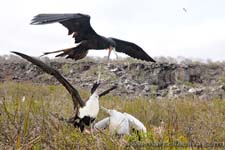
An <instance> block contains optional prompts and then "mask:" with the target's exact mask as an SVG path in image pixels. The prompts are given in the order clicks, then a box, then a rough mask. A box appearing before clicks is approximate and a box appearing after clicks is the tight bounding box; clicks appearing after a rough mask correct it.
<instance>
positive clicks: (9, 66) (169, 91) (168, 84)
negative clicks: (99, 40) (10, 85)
mask: <svg viewBox="0 0 225 150" xmlns="http://www.w3.org/2000/svg"><path fill="white" fill-rule="evenodd" d="M43 61H45V62H46V63H47V64H49V65H51V66H52V67H54V68H56V69H58V70H59V71H60V72H61V73H62V74H63V75H64V76H65V77H66V79H68V80H69V81H70V82H71V83H72V84H73V85H75V86H78V87H80V88H88V87H91V85H92V83H93V81H95V80H96V79H97V76H98V73H99V72H101V79H102V80H104V82H105V83H107V85H108V86H110V85H112V84H118V86H119V88H118V89H117V91H114V94H117V95H120V96H126V97H132V98H133V97H137V96H144V97H145V96H148V97H152V98H162V97H168V98H177V97H186V96H191V97H198V98H200V99H204V100H209V99H211V98H218V99H225V63H224V62H219V63H218V62H217V63H213V62H211V63H199V62H191V63H190V62H188V63H185V62H182V63H168V62H157V63H147V62H142V61H136V60H133V59H132V60H131V59H125V60H115V61H112V62H111V65H109V66H108V65H107V63H106V62H105V60H104V59H93V58H87V59H85V60H81V61H78V62H74V61H68V60H67V61H65V60H64V59H53V60H50V59H48V58H44V59H43ZM8 80H14V81H18V82H35V83H41V84H59V83H58V82H57V81H56V80H55V79H54V78H53V77H52V76H50V75H48V74H46V73H43V71H42V70H40V69H39V68H38V67H36V66H34V65H32V64H30V63H28V62H26V61H24V60H22V59H20V58H18V57H15V56H10V57H1V58H0V81H2V82H4V81H8Z"/></svg>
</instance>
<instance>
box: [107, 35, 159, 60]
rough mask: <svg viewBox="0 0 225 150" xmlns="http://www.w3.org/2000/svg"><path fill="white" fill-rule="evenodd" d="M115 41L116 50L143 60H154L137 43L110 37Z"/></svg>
mask: <svg viewBox="0 0 225 150" xmlns="http://www.w3.org/2000/svg"><path fill="white" fill-rule="evenodd" d="M111 39H112V40H114V41H115V43H116V51H117V52H122V53H125V54H127V55H129V56H131V57H133V58H137V59H141V60H145V61H151V62H156V61H155V60H154V59H153V58H151V57H150V56H149V55H148V54H147V53H146V52H145V51H144V50H143V49H142V48H141V47H139V46H138V45H136V44H134V43H131V42H128V41H123V40H120V39H116V38H111Z"/></svg>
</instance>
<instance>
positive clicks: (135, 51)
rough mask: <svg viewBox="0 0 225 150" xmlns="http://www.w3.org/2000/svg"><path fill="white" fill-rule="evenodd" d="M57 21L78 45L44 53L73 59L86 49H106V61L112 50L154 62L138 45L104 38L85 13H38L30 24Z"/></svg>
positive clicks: (82, 55)
mask: <svg viewBox="0 0 225 150" xmlns="http://www.w3.org/2000/svg"><path fill="white" fill-rule="evenodd" d="M55 22H59V23H61V24H62V25H63V26H65V27H66V28H67V29H68V35H71V34H72V36H73V38H75V43H79V45H78V46H76V47H72V48H67V49H63V50H57V51H54V52H46V53H44V55H47V54H51V53H58V52H61V53H60V54H58V55H57V56H56V57H64V56H65V57H66V58H71V59H74V60H79V59H82V58H84V57H85V56H86V55H87V53H88V50H103V49H108V50H109V51H108V61H109V57H110V54H111V51H112V50H116V51H117V52H122V53H125V54H127V55H129V56H131V57H133V58H137V59H141V60H145V61H150V62H155V60H154V59H153V58H151V57H150V56H149V55H148V54H147V53H146V52H145V51H144V50H143V49H142V48H141V47H139V46H138V45H136V44H134V43H132V42H128V41H123V40H120V39H116V38H106V37H104V36H101V35H99V34H97V33H96V32H95V30H94V29H93V28H92V27H91V24H90V16H89V15H86V14H80V13H77V14H39V15H37V16H35V17H34V18H33V19H32V21H31V24H34V25H40V24H50V23H55Z"/></svg>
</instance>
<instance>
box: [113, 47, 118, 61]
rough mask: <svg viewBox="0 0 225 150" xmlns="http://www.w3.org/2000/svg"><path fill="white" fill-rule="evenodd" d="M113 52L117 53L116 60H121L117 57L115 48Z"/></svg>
mask: <svg viewBox="0 0 225 150" xmlns="http://www.w3.org/2000/svg"><path fill="white" fill-rule="evenodd" d="M113 52H114V53H115V55H116V59H117V60H118V59H119V56H118V55H117V53H116V50H115V48H113Z"/></svg>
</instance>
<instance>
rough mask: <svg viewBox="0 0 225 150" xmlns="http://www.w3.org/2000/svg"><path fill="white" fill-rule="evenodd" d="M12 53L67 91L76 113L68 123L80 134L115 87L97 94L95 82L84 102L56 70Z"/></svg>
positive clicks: (35, 60) (33, 59)
mask: <svg viewBox="0 0 225 150" xmlns="http://www.w3.org/2000/svg"><path fill="white" fill-rule="evenodd" d="M12 53H14V54H17V55H19V56H21V57H22V58H24V59H26V60H28V61H30V62H31V63H33V64H34V65H36V66H38V67H40V68H41V69H42V70H43V71H44V72H46V73H48V74H51V75H53V76H54V77H55V78H56V79H57V80H58V81H59V82H60V83H61V84H62V85H63V86H64V87H65V88H66V89H67V91H68V92H69V93H70V94H71V96H72V99H73V105H74V110H75V111H76V114H75V117H73V118H72V119H70V121H69V122H70V123H73V125H74V126H75V127H78V128H80V130H81V132H83V131H84V128H85V126H89V125H90V124H91V123H93V121H94V120H95V119H96V117H97V115H98V113H99V98H100V97H102V96H104V95H106V94H108V93H109V92H110V91H112V90H114V89H115V88H116V87H117V86H113V87H111V88H109V89H108V90H106V91H104V92H102V93H99V92H98V91H97V88H98V87H99V85H100V83H99V82H96V83H94V85H93V87H92V89H91V96H90V97H89V99H88V100H87V101H86V102H85V101H83V100H82V99H81V97H80V94H79V92H78V91H77V90H76V89H75V88H74V87H73V86H72V85H71V84H70V83H69V82H68V81H67V80H66V79H65V78H64V77H63V76H62V75H61V74H60V73H59V72H58V71H57V70H56V69H54V68H52V67H50V66H48V65H47V64H45V63H43V62H42V61H40V60H38V59H35V58H33V57H30V56H28V55H25V54H22V53H19V52H12Z"/></svg>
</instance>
